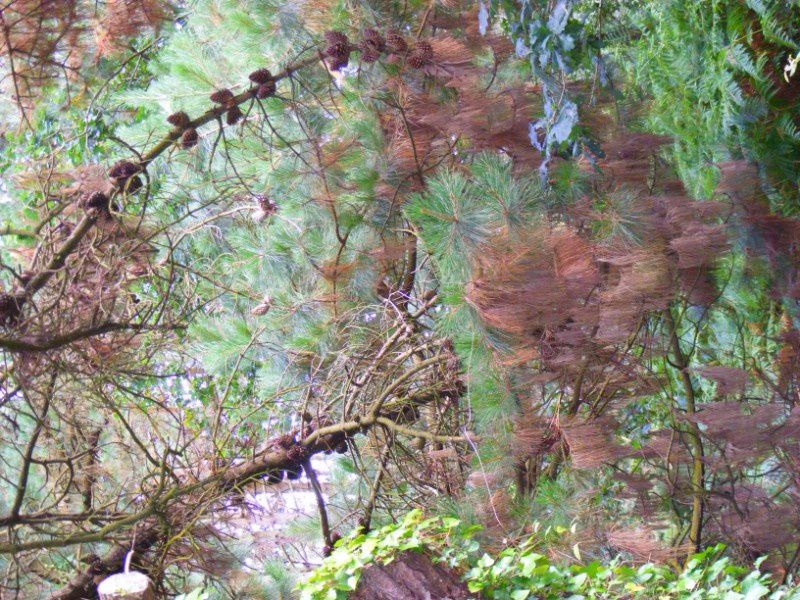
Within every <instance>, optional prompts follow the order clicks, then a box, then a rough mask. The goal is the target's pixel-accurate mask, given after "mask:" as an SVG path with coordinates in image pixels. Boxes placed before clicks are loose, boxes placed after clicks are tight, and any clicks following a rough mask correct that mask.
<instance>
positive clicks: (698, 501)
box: [663, 308, 705, 552]
mask: <svg viewBox="0 0 800 600" xmlns="http://www.w3.org/2000/svg"><path fill="white" fill-rule="evenodd" d="M663 315H664V322H665V323H666V325H667V334H668V335H669V338H670V346H671V348H672V356H673V361H674V363H675V368H676V369H677V370H678V377H679V378H680V380H681V383H682V385H683V393H684V396H685V397H686V413H687V414H689V415H693V414H695V412H697V411H696V403H695V400H696V398H695V392H694V386H693V385H692V379H691V377H689V371H688V366H689V365H688V361H687V360H686V356H685V355H684V354H683V350H682V349H681V342H680V339H679V338H678V332H677V329H676V327H675V319H674V318H673V316H672V310H671V309H670V308H667V309H666V310H665V311H664V313H663ZM687 434H688V436H689V446H690V448H691V451H692V474H691V482H692V519H691V523H690V525H689V541H690V542H691V544H692V548H693V551H694V552H699V551H700V549H701V548H700V544H701V535H702V530H703V507H704V503H705V464H704V461H703V440H702V438H701V437H700V428H699V427H698V425H697V423H695V422H694V421H689V424H688V429H687Z"/></svg>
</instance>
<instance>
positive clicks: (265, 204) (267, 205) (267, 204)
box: [256, 194, 278, 215]
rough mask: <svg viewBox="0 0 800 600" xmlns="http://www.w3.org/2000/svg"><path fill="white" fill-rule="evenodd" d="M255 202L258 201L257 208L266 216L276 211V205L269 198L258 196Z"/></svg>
mask: <svg viewBox="0 0 800 600" xmlns="http://www.w3.org/2000/svg"><path fill="white" fill-rule="evenodd" d="M256 200H257V201H258V207H259V208H260V209H261V210H262V211H264V212H265V213H267V214H268V215H271V214H272V213H274V212H275V211H276V210H278V205H277V204H276V203H275V200H273V199H272V198H270V197H269V196H266V195H264V194H259V195H258V196H256Z"/></svg>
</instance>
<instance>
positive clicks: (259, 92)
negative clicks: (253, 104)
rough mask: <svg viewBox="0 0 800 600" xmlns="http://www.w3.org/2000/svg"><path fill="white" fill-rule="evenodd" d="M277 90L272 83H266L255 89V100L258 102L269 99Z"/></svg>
mask: <svg viewBox="0 0 800 600" xmlns="http://www.w3.org/2000/svg"><path fill="white" fill-rule="evenodd" d="M276 90H277V86H276V85H275V82H274V81H268V82H267V83H263V84H261V85H260V86H258V88H257V89H256V98H258V99H259V100H263V99H264V98H269V97H270V96H274V95H275V91H276Z"/></svg>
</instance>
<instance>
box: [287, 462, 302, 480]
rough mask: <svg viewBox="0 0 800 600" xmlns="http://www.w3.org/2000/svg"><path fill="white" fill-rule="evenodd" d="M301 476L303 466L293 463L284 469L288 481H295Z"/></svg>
mask: <svg viewBox="0 0 800 600" xmlns="http://www.w3.org/2000/svg"><path fill="white" fill-rule="evenodd" d="M302 476H303V467H301V466H300V465H293V466H291V467H288V468H287V469H286V479H288V480H290V481H297V480H298V479H300V478H301V477H302Z"/></svg>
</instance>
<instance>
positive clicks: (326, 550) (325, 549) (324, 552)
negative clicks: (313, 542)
mask: <svg viewBox="0 0 800 600" xmlns="http://www.w3.org/2000/svg"><path fill="white" fill-rule="evenodd" d="M331 554H333V548H331V547H330V546H328V545H327V544H326V545H324V546H323V547H322V556H324V557H325V558H328V557H329V556H330V555H331Z"/></svg>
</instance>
